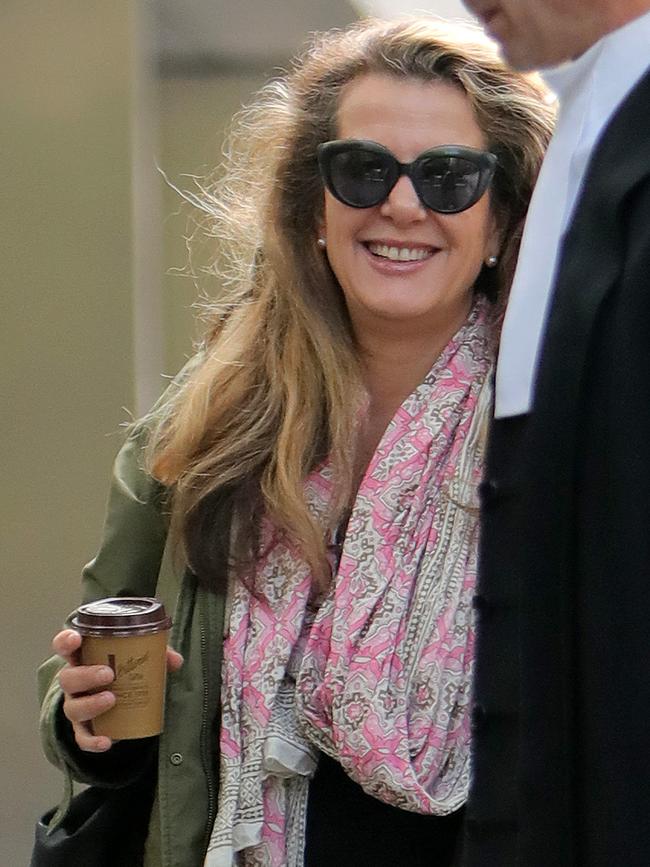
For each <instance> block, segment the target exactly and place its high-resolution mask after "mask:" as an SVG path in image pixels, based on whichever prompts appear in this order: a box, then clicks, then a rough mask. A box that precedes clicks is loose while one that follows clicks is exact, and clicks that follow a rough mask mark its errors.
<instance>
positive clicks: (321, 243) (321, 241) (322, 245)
mask: <svg viewBox="0 0 650 867" xmlns="http://www.w3.org/2000/svg"><path fill="white" fill-rule="evenodd" d="M316 243H317V244H318V246H319V247H320V248H321V250H324V249H325V247H327V241H326V240H325V238H319V239H318V240H317V241H316Z"/></svg>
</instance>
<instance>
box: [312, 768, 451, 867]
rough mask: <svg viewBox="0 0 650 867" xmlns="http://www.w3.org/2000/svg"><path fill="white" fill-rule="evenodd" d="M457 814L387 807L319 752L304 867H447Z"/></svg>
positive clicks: (449, 863) (449, 864)
mask: <svg viewBox="0 0 650 867" xmlns="http://www.w3.org/2000/svg"><path fill="white" fill-rule="evenodd" d="M462 813H463V811H462V810H458V811H456V812H455V813H452V814H451V815H449V816H424V815H421V814H420V813H412V812H409V811H407V810H401V809H399V808H398V807H391V806H390V805H388V804H384V803H383V802H382V801H378V800H377V799H376V798H373V797H372V796H371V795H367V794H366V793H365V792H364V791H363V789H362V788H361V786H359V785H357V783H355V782H353V781H352V780H351V779H350V778H349V777H348V776H347V774H346V773H345V772H344V771H343V769H342V768H341V766H340V765H339V763H338V762H335V761H334V760H333V759H331V758H329V756H326V755H324V754H321V756H320V760H319V763H318V768H317V770H316V774H315V776H314V779H313V780H312V782H311V784H310V786H309V801H308V805H307V842H306V853H305V867H452V864H453V862H454V854H455V851H456V844H457V841H458V838H459V832H460V827H461V824H462Z"/></svg>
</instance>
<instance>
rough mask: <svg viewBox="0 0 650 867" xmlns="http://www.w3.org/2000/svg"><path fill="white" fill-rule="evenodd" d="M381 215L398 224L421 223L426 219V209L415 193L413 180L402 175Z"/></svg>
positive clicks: (382, 208)
mask: <svg viewBox="0 0 650 867" xmlns="http://www.w3.org/2000/svg"><path fill="white" fill-rule="evenodd" d="M381 215H382V216H383V217H389V218H390V219H391V220H393V222H395V223H397V224H403V223H413V222H421V221H422V220H425V219H426V216H427V212H426V208H425V207H424V205H423V204H422V202H421V201H420V199H419V196H418V194H417V193H416V192H415V187H414V186H413V183H412V182H411V179H410V178H409V177H407V176H406V175H402V177H401V178H399V180H398V181H397V183H396V184H395V186H394V187H393V189H392V190H391V191H390V195H389V196H388V198H387V199H386V201H385V202H383V204H382V205H381Z"/></svg>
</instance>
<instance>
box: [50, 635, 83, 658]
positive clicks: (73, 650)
mask: <svg viewBox="0 0 650 867" xmlns="http://www.w3.org/2000/svg"><path fill="white" fill-rule="evenodd" d="M80 647H81V635H79V633H78V632H75V630H74V629H64V630H63V631H62V632H57V634H56V635H55V636H54V638H53V639H52V650H53V651H54V652H55V653H56V654H58V655H59V656H62V657H63V659H65V660H66V661H67V662H68V664H69V665H76V664H77V662H78V653H79V648H80Z"/></svg>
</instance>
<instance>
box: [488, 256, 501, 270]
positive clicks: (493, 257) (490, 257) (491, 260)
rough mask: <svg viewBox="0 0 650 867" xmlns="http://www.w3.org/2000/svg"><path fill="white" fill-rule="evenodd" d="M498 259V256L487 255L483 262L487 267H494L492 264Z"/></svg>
mask: <svg viewBox="0 0 650 867" xmlns="http://www.w3.org/2000/svg"><path fill="white" fill-rule="evenodd" d="M498 261H499V257H498V256H488V257H487V259H486V260H485V264H486V265H487V267H488V268H494V266H495V265H496V264H497V262H498Z"/></svg>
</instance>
